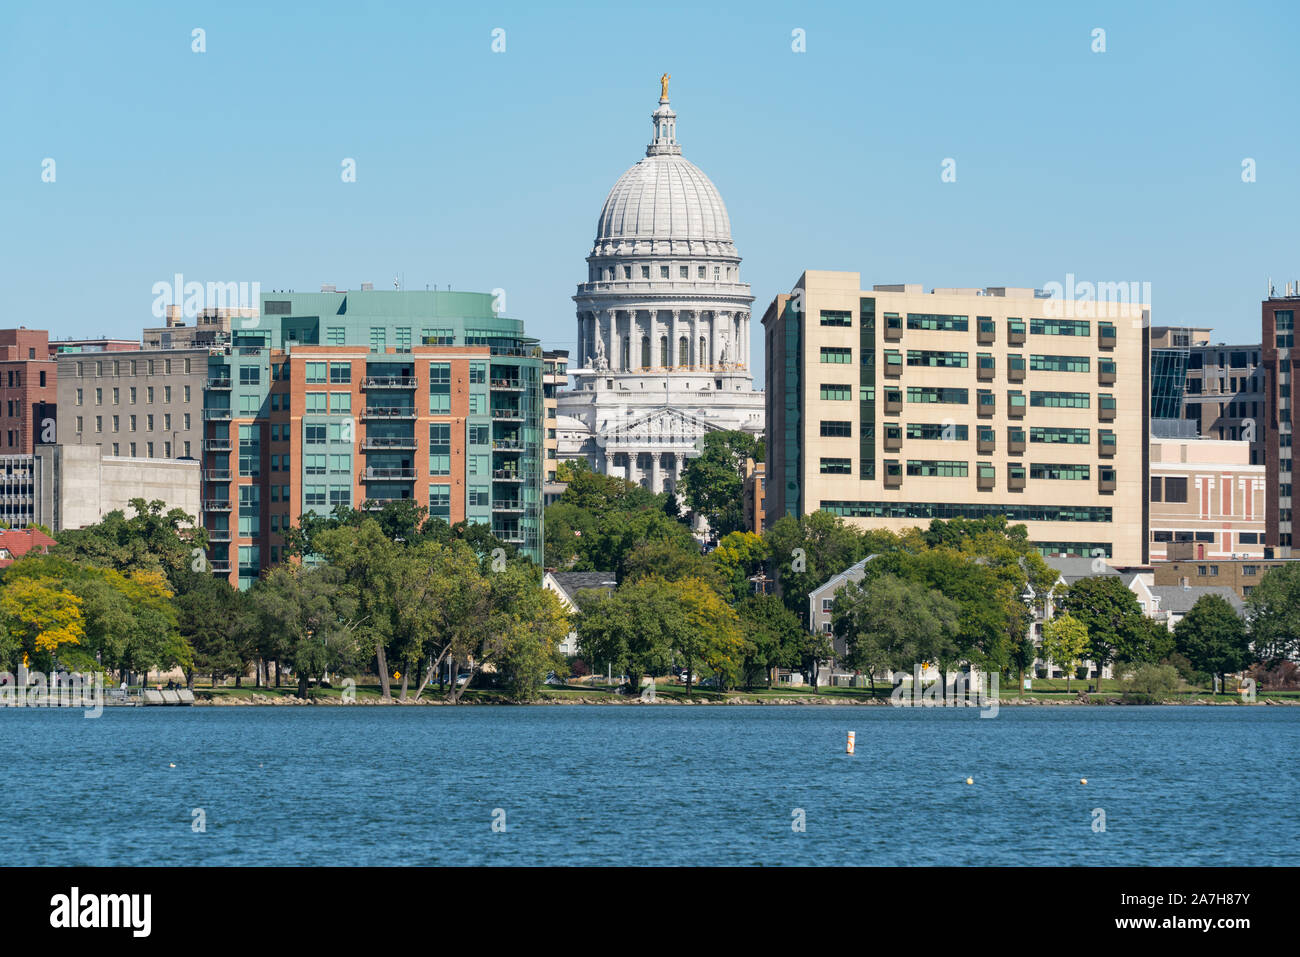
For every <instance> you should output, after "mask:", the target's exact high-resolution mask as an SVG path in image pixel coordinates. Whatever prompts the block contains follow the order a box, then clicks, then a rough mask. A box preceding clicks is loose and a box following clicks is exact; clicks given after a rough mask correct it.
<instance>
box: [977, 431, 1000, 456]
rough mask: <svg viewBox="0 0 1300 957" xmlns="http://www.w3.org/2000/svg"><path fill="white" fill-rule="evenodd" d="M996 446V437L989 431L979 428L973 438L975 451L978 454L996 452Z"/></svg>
mask: <svg viewBox="0 0 1300 957" xmlns="http://www.w3.org/2000/svg"><path fill="white" fill-rule="evenodd" d="M997 448H998V440H997V438H996V437H995V436H994V435H993V434H992V433H991V432H990V433H988V434H986V433H985V432H984V430H983V429H981V430H980V433H979V435H978V437H977V438H976V439H975V451H976V452H978V453H979V454H980V455H988V454H989V453H990V452H996V451H997Z"/></svg>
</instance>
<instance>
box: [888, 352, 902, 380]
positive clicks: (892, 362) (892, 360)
mask: <svg viewBox="0 0 1300 957" xmlns="http://www.w3.org/2000/svg"><path fill="white" fill-rule="evenodd" d="M902 374H903V357H902V356H898V355H894V356H891V355H888V354H886V356H885V375H887V376H888V377H889V378H891V379H897V378H899V377H901V376H902Z"/></svg>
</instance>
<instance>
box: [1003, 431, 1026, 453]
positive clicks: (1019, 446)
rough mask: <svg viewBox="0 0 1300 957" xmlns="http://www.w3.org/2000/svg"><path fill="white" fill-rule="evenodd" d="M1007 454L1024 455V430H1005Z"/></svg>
mask: <svg viewBox="0 0 1300 957" xmlns="http://www.w3.org/2000/svg"><path fill="white" fill-rule="evenodd" d="M1007 452H1009V453H1010V454H1012V455H1024V454H1025V430H1024V429H1007Z"/></svg>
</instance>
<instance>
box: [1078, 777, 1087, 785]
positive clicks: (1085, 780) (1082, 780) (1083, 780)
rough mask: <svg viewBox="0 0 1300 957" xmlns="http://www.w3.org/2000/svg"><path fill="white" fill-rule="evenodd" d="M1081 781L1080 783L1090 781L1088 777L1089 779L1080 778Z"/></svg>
mask: <svg viewBox="0 0 1300 957" xmlns="http://www.w3.org/2000/svg"><path fill="white" fill-rule="evenodd" d="M1079 783H1080V784H1087V783H1088V779H1087V778H1079Z"/></svg>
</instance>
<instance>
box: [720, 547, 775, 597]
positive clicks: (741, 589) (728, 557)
mask: <svg viewBox="0 0 1300 957" xmlns="http://www.w3.org/2000/svg"><path fill="white" fill-rule="evenodd" d="M767 557H768V552H767V543H766V542H764V541H763V536H761V535H757V534H755V533H754V532H731V533H730V534H728V535H724V536H723V537H722V540H721V541H719V542H718V547H717V548H715V549H714V550H713V551H711V552H709V560H710V561H711V562H712V564H713V565H714V566H715V567H716V568H717V570H718V572H719V574H720V575H721V577H722V579H723V580H724V581H726V582H727V584H728V586H729V590H730V595H731V600H732V601H733V602H740V601H744V600H745V598H747V597H748V596H749V595H751V594H753V591H754V589H753V586H752V585H751V584H750V581H749V578H750V576H751V575H754V574H756V573H757V572H758V570H759V569H760V568H761V567H762V565H763V562H764V561H766V560H767Z"/></svg>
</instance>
